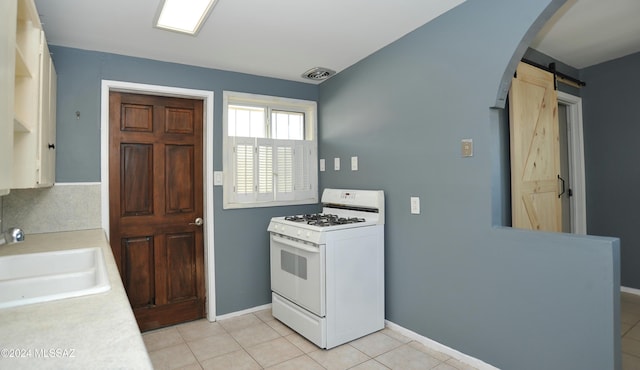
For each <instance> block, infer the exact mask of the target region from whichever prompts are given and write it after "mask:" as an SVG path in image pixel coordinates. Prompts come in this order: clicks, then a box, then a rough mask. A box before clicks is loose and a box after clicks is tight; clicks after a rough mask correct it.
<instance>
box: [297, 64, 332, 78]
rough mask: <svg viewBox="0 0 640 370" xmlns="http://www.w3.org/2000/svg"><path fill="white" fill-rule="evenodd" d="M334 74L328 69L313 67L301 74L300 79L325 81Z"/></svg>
mask: <svg viewBox="0 0 640 370" xmlns="http://www.w3.org/2000/svg"><path fill="white" fill-rule="evenodd" d="M334 74H336V71H334V70H331V69H329V68H324V67H315V68H311V69H310V70H308V71H306V72H305V73H303V74H302V77H304V78H308V79H310V80H315V81H320V80H326V79H327V78H329V77H331V76H333V75H334Z"/></svg>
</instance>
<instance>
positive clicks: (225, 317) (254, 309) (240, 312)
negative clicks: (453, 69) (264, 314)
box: [216, 303, 271, 321]
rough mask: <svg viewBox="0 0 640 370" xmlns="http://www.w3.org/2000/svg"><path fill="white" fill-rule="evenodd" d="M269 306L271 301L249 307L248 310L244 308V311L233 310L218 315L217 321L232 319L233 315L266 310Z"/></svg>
mask: <svg viewBox="0 0 640 370" xmlns="http://www.w3.org/2000/svg"><path fill="white" fill-rule="evenodd" d="M269 308H271V303H268V304H265V305H262V306H257V307H251V308H247V309H246V310H242V311H236V312H231V313H227V314H224V315H220V316H216V321H219V320H224V319H230V318H232V317H238V316H242V315H246V314H248V313H254V312H258V311H262V310H266V309H269Z"/></svg>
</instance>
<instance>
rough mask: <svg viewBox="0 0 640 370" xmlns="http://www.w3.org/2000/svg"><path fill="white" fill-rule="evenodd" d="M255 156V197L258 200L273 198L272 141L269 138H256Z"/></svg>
mask: <svg viewBox="0 0 640 370" xmlns="http://www.w3.org/2000/svg"><path fill="white" fill-rule="evenodd" d="M256 156H257V163H258V166H257V171H256V172H257V179H258V181H257V184H256V187H257V190H256V191H257V194H256V197H257V199H258V200H260V201H270V200H273V193H274V191H273V177H274V176H273V172H274V168H273V161H274V158H273V157H274V155H273V143H272V140H270V139H257V140H256Z"/></svg>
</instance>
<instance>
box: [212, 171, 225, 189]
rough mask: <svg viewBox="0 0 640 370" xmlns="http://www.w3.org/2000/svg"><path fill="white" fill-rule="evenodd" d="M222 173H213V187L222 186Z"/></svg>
mask: <svg viewBox="0 0 640 370" xmlns="http://www.w3.org/2000/svg"><path fill="white" fill-rule="evenodd" d="M222 181H223V177H222V171H213V185H214V186H222Z"/></svg>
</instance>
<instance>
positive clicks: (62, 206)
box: [0, 183, 102, 235]
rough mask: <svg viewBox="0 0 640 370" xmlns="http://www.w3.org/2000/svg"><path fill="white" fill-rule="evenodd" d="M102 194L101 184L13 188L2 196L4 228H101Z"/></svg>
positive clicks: (33, 230) (33, 231)
mask: <svg viewBox="0 0 640 370" xmlns="http://www.w3.org/2000/svg"><path fill="white" fill-rule="evenodd" d="M100 194H101V192H100V184H99V183H68V184H56V185H54V186H53V187H50V188H42V189H13V190H11V192H10V193H9V194H8V195H6V196H4V197H2V203H1V204H0V206H1V207H2V213H1V214H2V215H3V217H2V218H3V219H2V227H3V228H4V229H6V228H9V227H20V228H21V229H23V230H24V232H25V234H27V235H29V234H39V233H47V232H57V231H71V230H85V229H97V228H101V227H102V224H101V213H100V208H101V203H100Z"/></svg>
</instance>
